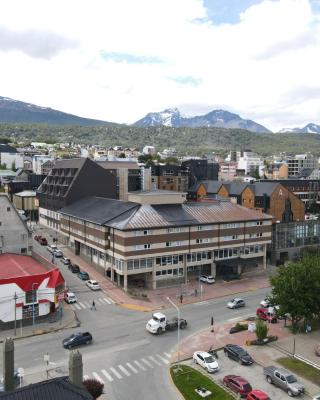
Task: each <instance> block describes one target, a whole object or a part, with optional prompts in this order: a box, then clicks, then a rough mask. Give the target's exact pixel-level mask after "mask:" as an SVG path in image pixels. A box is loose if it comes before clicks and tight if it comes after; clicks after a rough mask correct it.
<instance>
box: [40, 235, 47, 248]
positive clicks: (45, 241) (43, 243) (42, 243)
mask: <svg viewBox="0 0 320 400" xmlns="http://www.w3.org/2000/svg"><path fill="white" fill-rule="evenodd" d="M39 243H40V244H41V246H47V245H48V241H47V239H46V238H44V237H42V238H40V239H39Z"/></svg>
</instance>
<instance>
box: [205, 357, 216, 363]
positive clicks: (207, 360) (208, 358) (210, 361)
mask: <svg viewBox="0 0 320 400" xmlns="http://www.w3.org/2000/svg"><path fill="white" fill-rule="evenodd" d="M204 361H205V362H206V363H207V364H211V363H213V362H214V358H213V357H212V356H209V357H205V358H204Z"/></svg>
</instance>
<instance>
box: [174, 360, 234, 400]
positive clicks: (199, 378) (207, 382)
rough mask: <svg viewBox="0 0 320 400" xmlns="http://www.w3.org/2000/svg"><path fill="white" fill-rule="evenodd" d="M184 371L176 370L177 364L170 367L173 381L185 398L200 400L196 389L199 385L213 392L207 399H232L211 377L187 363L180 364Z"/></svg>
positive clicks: (187, 399) (186, 399)
mask: <svg viewBox="0 0 320 400" xmlns="http://www.w3.org/2000/svg"><path fill="white" fill-rule="evenodd" d="M180 367H181V369H182V371H178V372H174V371H175V370H176V369H177V366H176V365H175V366H173V367H171V369H170V373H171V377H172V379H173V382H174V383H175V385H176V386H177V388H178V389H179V391H180V392H181V394H182V395H183V397H184V398H185V400H200V399H202V397H201V396H199V395H198V393H196V392H195V391H194V390H195V389H196V388H197V387H199V386H200V387H203V388H205V389H207V390H209V391H210V392H212V394H211V395H210V396H208V397H206V399H207V400H232V399H233V397H231V396H230V395H229V394H228V393H226V392H225V391H224V390H223V389H221V388H220V387H219V386H218V385H216V384H215V383H214V382H213V381H212V380H211V379H209V378H207V377H206V376H204V375H203V374H201V373H200V372H198V371H196V370H195V369H193V368H191V367H188V366H187V365H181V366H180Z"/></svg>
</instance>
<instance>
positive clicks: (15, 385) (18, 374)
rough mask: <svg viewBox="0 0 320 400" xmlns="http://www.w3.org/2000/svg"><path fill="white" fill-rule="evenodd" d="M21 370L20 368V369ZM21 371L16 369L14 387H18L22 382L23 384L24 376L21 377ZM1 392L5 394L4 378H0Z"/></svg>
mask: <svg viewBox="0 0 320 400" xmlns="http://www.w3.org/2000/svg"><path fill="white" fill-rule="evenodd" d="M19 370H20V368H19ZM19 370H17V369H15V370H14V375H13V382H14V387H16V388H17V387H18V386H19V385H20V380H21V382H22V380H23V376H22V375H20V372H19ZM0 392H4V379H3V377H1V378H0Z"/></svg>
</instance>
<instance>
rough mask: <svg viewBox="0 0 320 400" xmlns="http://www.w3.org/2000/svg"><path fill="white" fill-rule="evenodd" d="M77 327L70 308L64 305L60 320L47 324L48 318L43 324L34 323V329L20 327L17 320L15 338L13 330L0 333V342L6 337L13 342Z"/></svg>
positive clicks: (58, 318)
mask: <svg viewBox="0 0 320 400" xmlns="http://www.w3.org/2000/svg"><path fill="white" fill-rule="evenodd" d="M77 326H78V321H77V318H76V315H75V313H74V311H73V310H72V309H71V308H70V306H69V305H67V304H64V308H63V315H62V317H61V318H60V317H59V316H57V319H56V320H55V321H54V322H49V317H48V319H47V320H46V321H43V322H37V321H35V325H34V327H33V325H32V324H31V325H26V326H22V327H21V325H20V320H19V321H17V329H16V336H15V335H14V333H15V332H14V329H8V330H5V331H0V342H3V341H4V339H5V338H6V337H11V338H13V339H14V340H18V339H21V338H26V337H30V336H36V335H42V334H45V333H50V332H55V331H60V330H61V329H65V328H75V327H77Z"/></svg>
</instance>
